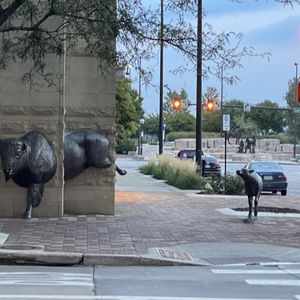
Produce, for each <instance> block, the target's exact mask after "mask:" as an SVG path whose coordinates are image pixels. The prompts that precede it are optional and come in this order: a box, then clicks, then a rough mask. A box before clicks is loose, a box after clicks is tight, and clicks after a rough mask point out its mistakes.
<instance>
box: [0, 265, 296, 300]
mask: <svg viewBox="0 0 300 300" xmlns="http://www.w3.org/2000/svg"><path fill="white" fill-rule="evenodd" d="M0 299H6V300H8V299H22V300H26V299H40V300H43V299H47V300H57V299H66V300H68V299H70V300H71V299H72V300H76V299H77V300H98V299H99V300H100V299H102V300H196V299H197V300H225V299H226V300H229V299H232V300H271V299H273V300H277V299H278V300H279V299H280V300H299V299H300V265H299V264H294V265H277V266H257V265H244V266H213V267H211V266H209V267H187V266H182V267H176V266H173V267H153V266H145V267H142V266H140V267H117V266H116V267H108V266H97V267H37V266H26V267H24V266H0Z"/></svg>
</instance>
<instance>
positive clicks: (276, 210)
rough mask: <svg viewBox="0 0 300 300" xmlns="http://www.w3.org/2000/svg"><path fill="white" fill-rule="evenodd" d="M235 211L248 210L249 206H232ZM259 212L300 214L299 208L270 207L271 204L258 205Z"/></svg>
mask: <svg viewBox="0 0 300 300" xmlns="http://www.w3.org/2000/svg"><path fill="white" fill-rule="evenodd" d="M232 209H233V210H235V211H248V209H249V208H248V207H238V208H232ZM259 212H269V213H285V214H300V210H299V209H295V208H287V207H269V206H258V213H259Z"/></svg>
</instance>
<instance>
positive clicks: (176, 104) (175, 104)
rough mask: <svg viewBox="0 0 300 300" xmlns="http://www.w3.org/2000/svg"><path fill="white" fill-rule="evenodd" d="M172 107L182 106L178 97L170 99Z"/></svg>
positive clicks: (179, 107) (177, 108)
mask: <svg viewBox="0 0 300 300" xmlns="http://www.w3.org/2000/svg"><path fill="white" fill-rule="evenodd" d="M172 107H173V109H174V110H180V109H181V107H182V100H181V99H180V98H177V97H176V98H174V99H173V100H172Z"/></svg>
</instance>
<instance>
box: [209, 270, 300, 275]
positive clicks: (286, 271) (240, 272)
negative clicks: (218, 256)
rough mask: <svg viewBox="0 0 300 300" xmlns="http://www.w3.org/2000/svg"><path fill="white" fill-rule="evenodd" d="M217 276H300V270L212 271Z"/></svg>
mask: <svg viewBox="0 0 300 300" xmlns="http://www.w3.org/2000/svg"><path fill="white" fill-rule="evenodd" d="M211 271H212V272H213V273H215V274H269V275H271V274H274V275H276V274H287V273H288V274H300V269H282V270H258V269H255V270H241V269H212V270H211Z"/></svg>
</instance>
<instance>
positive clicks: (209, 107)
mask: <svg viewBox="0 0 300 300" xmlns="http://www.w3.org/2000/svg"><path fill="white" fill-rule="evenodd" d="M206 110H207V111H214V110H215V100H207V102H206Z"/></svg>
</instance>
